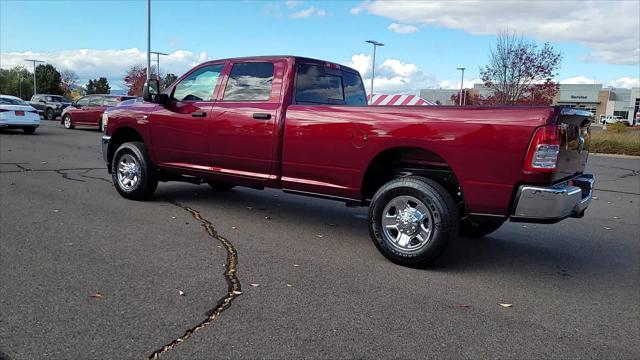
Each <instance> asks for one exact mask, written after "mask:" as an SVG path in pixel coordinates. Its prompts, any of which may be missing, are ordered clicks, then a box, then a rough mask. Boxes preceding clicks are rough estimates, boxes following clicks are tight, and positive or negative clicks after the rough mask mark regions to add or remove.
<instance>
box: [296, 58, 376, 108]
mask: <svg viewBox="0 0 640 360" xmlns="http://www.w3.org/2000/svg"><path fill="white" fill-rule="evenodd" d="M295 100H296V103H298V104H329V105H366V104H367V96H366V93H365V91H364V86H363V84H362V80H361V79H360V76H359V75H358V74H357V73H352V72H351V71H346V70H339V69H332V68H326V67H324V66H319V65H313V64H298V66H297V67H296V96H295Z"/></svg>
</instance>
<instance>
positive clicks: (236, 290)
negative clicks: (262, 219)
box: [147, 200, 242, 360]
mask: <svg viewBox="0 0 640 360" xmlns="http://www.w3.org/2000/svg"><path fill="white" fill-rule="evenodd" d="M165 201H167V202H168V203H170V204H172V205H175V206H177V207H179V208H181V209H183V210H185V211H187V212H189V213H190V214H191V216H193V218H194V219H196V220H197V221H199V222H200V224H201V226H202V227H203V228H204V229H205V231H206V232H207V234H208V235H209V236H210V237H212V238H214V239H216V240H218V241H219V242H220V243H221V244H222V246H224V248H225V250H226V252H227V263H226V264H225V269H226V271H225V273H224V276H225V279H226V280H227V285H228V289H227V294H226V295H224V296H223V297H222V298H221V299H220V300H218V304H217V305H216V306H215V307H214V308H213V309H211V310H210V311H209V312H208V313H207V317H206V318H205V319H204V320H203V321H201V322H200V323H198V324H197V325H195V326H193V327H191V328H189V329H187V330H186V331H185V332H184V334H182V336H180V337H178V338H176V339H174V340H172V341H171V342H169V343H167V344H166V345H164V346H163V347H162V348H160V349H158V350H156V351H154V352H153V353H151V355H149V357H148V358H147V359H150V360H151V359H158V358H159V357H160V355H162V354H163V353H166V352H167V351H170V350H171V349H173V348H174V347H176V346H177V345H178V344H180V343H182V342H184V341H186V340H187V339H189V338H190V337H191V335H193V334H194V333H195V332H196V331H198V330H200V329H202V328H204V327H206V326H207V325H209V324H211V323H212V322H213V321H214V320H215V319H217V318H218V317H219V316H220V314H221V313H222V312H223V311H225V310H226V309H227V308H229V306H231V302H232V301H233V300H234V299H235V298H236V297H238V296H240V295H241V294H242V290H241V287H240V280H239V279H238V276H237V275H236V273H237V266H238V253H237V251H236V248H235V247H234V246H233V244H231V242H230V241H229V240H227V239H226V238H224V237H223V236H221V235H220V234H218V232H217V231H216V229H215V228H214V227H213V224H212V223H211V222H210V221H209V220H207V219H205V218H203V217H202V215H201V214H200V212H199V211H197V210H195V209H193V208H191V207H188V206H186V205H183V204H181V203H179V202H177V201H173V200H165Z"/></svg>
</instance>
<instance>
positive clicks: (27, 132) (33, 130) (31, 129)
mask: <svg viewBox="0 0 640 360" xmlns="http://www.w3.org/2000/svg"><path fill="white" fill-rule="evenodd" d="M22 131H24V133H25V134H27V135H31V134H33V133H34V132H36V128H35V126H31V127H26V128H23V129H22Z"/></svg>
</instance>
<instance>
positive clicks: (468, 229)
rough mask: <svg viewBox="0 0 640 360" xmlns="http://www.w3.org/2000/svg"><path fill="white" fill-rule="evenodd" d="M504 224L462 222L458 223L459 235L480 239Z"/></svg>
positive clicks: (502, 221)
mask: <svg viewBox="0 0 640 360" xmlns="http://www.w3.org/2000/svg"><path fill="white" fill-rule="evenodd" d="M502 224H504V220H503V219H500V220H489V221H483V222H478V223H475V222H470V221H463V222H462V223H460V235H462V236H466V237H482V236H485V235H489V234H491V233H492V232H494V231H496V230H498V228H500V226H502Z"/></svg>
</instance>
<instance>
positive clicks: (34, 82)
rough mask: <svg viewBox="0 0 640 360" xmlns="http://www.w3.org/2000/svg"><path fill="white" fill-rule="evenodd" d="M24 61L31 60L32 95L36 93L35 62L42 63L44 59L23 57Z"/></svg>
mask: <svg viewBox="0 0 640 360" xmlns="http://www.w3.org/2000/svg"><path fill="white" fill-rule="evenodd" d="M24 61H31V62H33V95H35V94H37V93H38V91H37V90H36V63H43V62H44V61H42V60H35V59H24Z"/></svg>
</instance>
